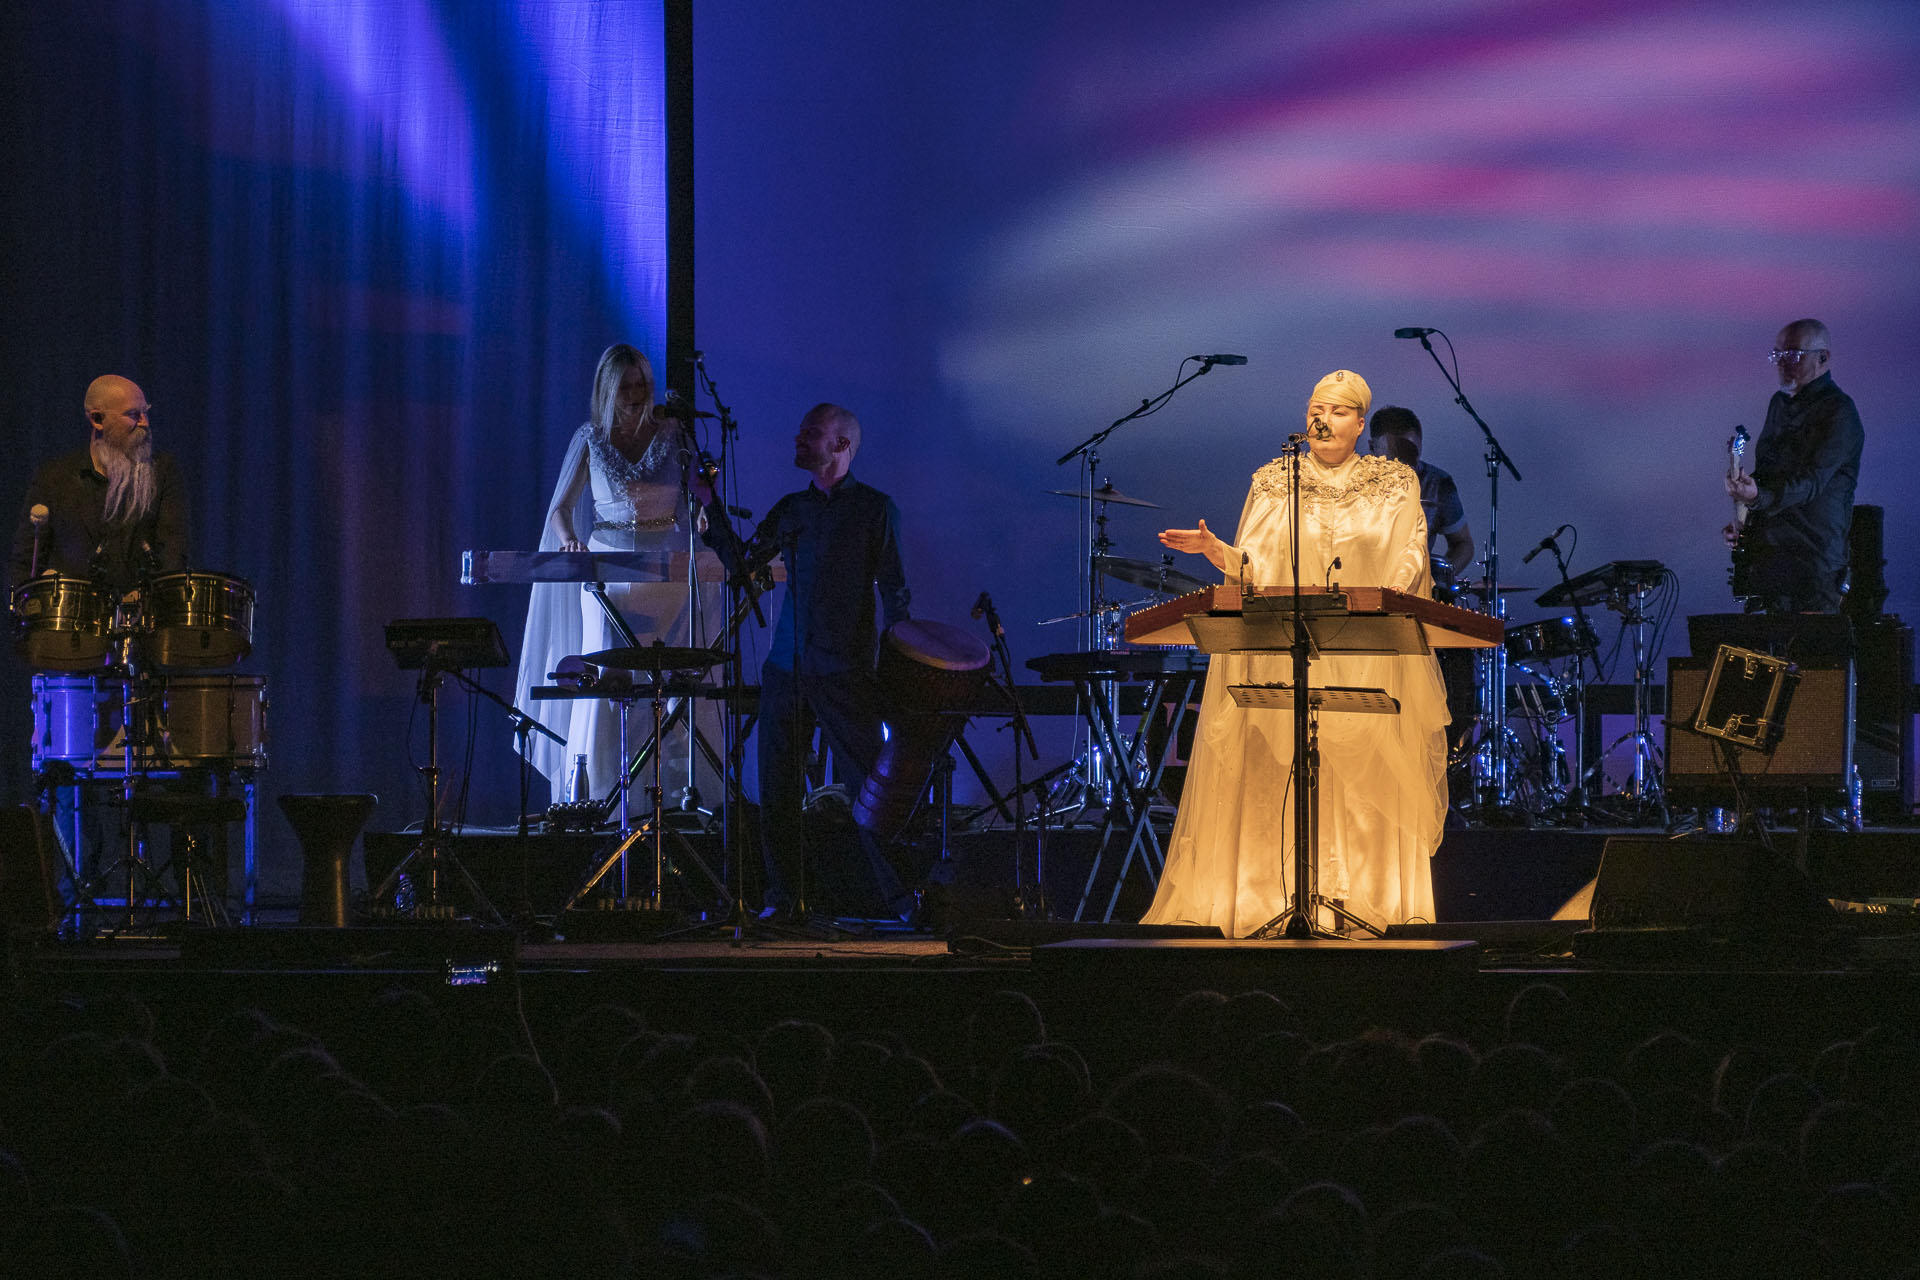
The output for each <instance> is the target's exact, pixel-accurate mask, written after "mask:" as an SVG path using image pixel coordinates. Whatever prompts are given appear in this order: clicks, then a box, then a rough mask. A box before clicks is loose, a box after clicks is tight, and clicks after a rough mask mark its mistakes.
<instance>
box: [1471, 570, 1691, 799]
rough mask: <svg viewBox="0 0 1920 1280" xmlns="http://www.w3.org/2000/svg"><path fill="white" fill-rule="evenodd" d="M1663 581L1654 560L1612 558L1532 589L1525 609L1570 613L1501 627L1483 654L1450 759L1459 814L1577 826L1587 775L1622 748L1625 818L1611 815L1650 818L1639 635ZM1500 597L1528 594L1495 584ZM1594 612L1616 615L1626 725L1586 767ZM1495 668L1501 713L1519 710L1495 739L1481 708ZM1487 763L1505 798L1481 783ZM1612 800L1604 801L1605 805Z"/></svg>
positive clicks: (1648, 684)
mask: <svg viewBox="0 0 1920 1280" xmlns="http://www.w3.org/2000/svg"><path fill="white" fill-rule="evenodd" d="M1669 579H1670V575H1669V573H1668V571H1667V569H1666V567H1665V566H1664V565H1662V564H1660V563H1659V562H1658V561H1653V560H1615V561H1611V562H1609V563H1607V564H1604V565H1601V566H1600V567H1599V568H1597V569H1593V570H1590V571H1589V572H1587V573H1584V574H1581V575H1579V576H1578V577H1572V578H1568V577H1566V576H1565V574H1564V570H1563V573H1562V582H1561V584H1560V585H1559V586H1556V587H1552V588H1550V589H1548V590H1546V591H1543V592H1541V593H1540V594H1539V595H1538V596H1537V597H1536V598H1535V601H1534V603H1535V604H1537V605H1538V606H1540V607H1541V608H1545V609H1570V610H1571V611H1572V612H1570V613H1566V614H1562V615H1559V616H1556V617H1549V618H1542V619H1539V620H1537V621H1533V622H1525V623H1510V624H1508V626H1507V628H1506V636H1505V640H1504V643H1503V646H1502V648H1501V649H1500V650H1499V651H1497V652H1490V653H1489V654H1487V655H1485V656H1483V658H1482V660H1481V666H1480V668H1479V670H1478V671H1476V673H1475V690H1476V696H1477V702H1476V706H1475V709H1474V713H1473V716H1472V719H1471V724H1470V727H1469V731H1468V732H1467V733H1466V734H1465V735H1463V737H1462V739H1461V740H1460V742H1459V744H1458V745H1457V746H1456V747H1455V748H1454V750H1453V751H1452V752H1451V754H1450V755H1449V759H1448V765H1449V772H1450V773H1451V774H1452V775H1453V779H1454V793H1455V797H1456V800H1458V799H1460V798H1461V797H1463V796H1464V797H1467V801H1466V804H1465V805H1464V806H1462V807H1464V808H1465V809H1466V810H1467V811H1468V812H1469V813H1470V814H1471V813H1473V812H1476V811H1480V812H1485V811H1492V812H1496V813H1504V814H1506V815H1508V816H1510V817H1521V818H1525V819H1528V820H1531V819H1541V820H1545V821H1550V822H1564V823H1569V824H1574V825H1578V824H1580V823H1583V822H1585V821H1586V820H1587V819H1588V818H1589V817H1590V816H1591V815H1592V813H1593V810H1594V809H1595V808H1596V807H1597V804H1598V800H1599V793H1600V787H1599V786H1597V785H1596V782H1597V778H1596V775H1597V773H1598V771H1599V769H1600V767H1601V764H1602V763H1603V762H1604V760H1605V759H1606V758H1607V757H1608V756H1609V755H1611V754H1612V752H1613V751H1614V750H1615V749H1617V748H1620V747H1622V746H1623V745H1628V744H1631V748H1632V751H1633V773H1632V777H1631V779H1629V780H1628V781H1627V782H1626V784H1625V786H1624V788H1623V790H1622V793H1621V795H1620V796H1619V797H1617V799H1618V800H1620V801H1622V802H1624V803H1625V804H1626V805H1627V806H1628V807H1629V808H1630V809H1631V810H1632V811H1633V812H1632V813H1630V814H1623V815H1619V816H1622V817H1632V818H1636V819H1637V818H1642V817H1646V816H1649V813H1653V814H1657V811H1658V810H1659V809H1660V808H1661V805H1662V787H1661V778H1660V773H1661V769H1660V761H1659V757H1658V752H1657V748H1656V745H1655V741H1654V737H1653V733H1652V731H1651V723H1650V721H1651V705H1652V697H1651V694H1652V681H1653V672H1652V667H1651V655H1652V652H1653V646H1652V644H1651V643H1650V638H1649V633H1648V628H1649V626H1650V625H1651V624H1653V623H1654V621H1655V617H1654V614H1653V613H1651V612H1649V608H1650V600H1651V598H1652V596H1653V594H1654V593H1655V592H1657V591H1658V590H1659V589H1661V588H1662V587H1663V586H1664V585H1665V584H1666V583H1667V582H1668V581H1669ZM1481 585H1482V584H1470V585H1469V586H1468V587H1467V588H1464V589H1463V590H1465V591H1474V590H1477V589H1479V588H1480V587H1481ZM1500 590H1501V591H1502V592H1506V593H1518V592H1521V591H1529V590H1536V588H1527V587H1517V586H1510V585H1502V587H1501V588H1500ZM1594 606H1602V607H1604V608H1606V609H1607V610H1609V611H1610V612H1614V613H1617V614H1619V615H1620V619H1621V627H1622V632H1623V635H1624V637H1625V638H1627V639H1628V640H1629V641H1630V643H1631V647H1632V654H1633V681H1632V687H1633V710H1634V726H1633V728H1632V729H1631V730H1630V731H1629V732H1627V733H1626V734H1624V735H1622V736H1621V737H1620V738H1619V739H1618V740H1617V741H1615V742H1613V743H1612V744H1610V745H1609V746H1607V747H1606V749H1605V750H1603V751H1601V752H1600V753H1599V756H1598V758H1596V759H1592V760H1589V759H1587V754H1588V745H1589V743H1588V734H1587V721H1588V715H1587V690H1588V687H1589V677H1588V667H1589V664H1591V667H1592V669H1593V672H1594V676H1595V678H1597V677H1598V675H1599V670H1600V638H1599V635H1598V633H1597V631H1596V629H1595V627H1594V625H1593V622H1592V620H1591V619H1590V618H1589V617H1588V616H1587V613H1586V610H1587V609H1589V608H1592V607H1594ZM1495 663H1499V664H1501V665H1502V666H1503V667H1504V668H1505V669H1506V671H1507V672H1508V673H1509V674H1508V675H1507V677H1506V678H1505V680H1504V681H1503V683H1504V685H1505V687H1506V688H1507V689H1508V690H1510V697H1509V703H1508V709H1509V712H1510V713H1511V712H1516V711H1517V712H1518V720H1517V721H1515V720H1512V719H1509V721H1508V723H1507V725H1506V726H1505V728H1504V733H1503V734H1500V735H1496V734H1495V733H1493V732H1492V731H1491V730H1490V729H1489V726H1490V724H1491V723H1492V717H1491V716H1490V714H1489V711H1490V708H1489V707H1488V705H1487V702H1488V691H1489V689H1491V688H1492V687H1493V686H1494V683H1495V682H1494V681H1493V680H1492V679H1490V678H1489V673H1488V670H1487V668H1488V667H1489V666H1491V665H1493V664H1495ZM1515 676H1517V677H1518V678H1515ZM1458 714H1459V713H1458V711H1456V715H1458ZM1569 722H1571V723H1572V725H1573V730H1572V732H1571V734H1570V735H1569V736H1570V738H1571V742H1572V746H1573V750H1572V753H1571V756H1572V758H1571V759H1569V758H1568V757H1569V753H1568V751H1567V746H1566V743H1565V742H1563V741H1562V737H1561V733H1560V730H1561V727H1562V726H1564V725H1567V724H1568V723H1569ZM1496 758H1498V759H1500V760H1501V761H1502V762H1503V763H1504V764H1505V766H1506V770H1505V781H1506V790H1505V792H1504V793H1496V792H1493V791H1492V790H1491V789H1490V788H1489V787H1488V786H1487V782H1488V780H1490V779H1492V778H1495V777H1496V776H1499V771H1498V770H1496V769H1495V768H1494V767H1493V762H1494V760H1495V759H1496ZM1615 799H1616V797H1609V798H1608V800H1609V803H1612V801H1613V800H1615ZM1642 811H1648V812H1642Z"/></svg>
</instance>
